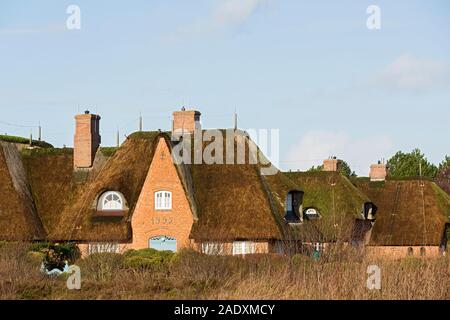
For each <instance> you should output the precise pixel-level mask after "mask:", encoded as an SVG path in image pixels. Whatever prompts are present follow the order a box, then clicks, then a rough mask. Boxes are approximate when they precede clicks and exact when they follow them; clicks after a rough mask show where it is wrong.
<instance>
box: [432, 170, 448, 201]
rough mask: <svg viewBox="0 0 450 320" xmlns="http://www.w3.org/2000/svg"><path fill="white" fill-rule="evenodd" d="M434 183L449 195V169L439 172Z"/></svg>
mask: <svg viewBox="0 0 450 320" xmlns="http://www.w3.org/2000/svg"><path fill="white" fill-rule="evenodd" d="M434 182H436V184H437V185H438V186H439V187H441V189H442V190H444V191H445V192H447V194H448V195H450V167H448V168H445V169H443V170H441V171H440V172H439V173H438V174H437V176H436V178H435V179H434Z"/></svg>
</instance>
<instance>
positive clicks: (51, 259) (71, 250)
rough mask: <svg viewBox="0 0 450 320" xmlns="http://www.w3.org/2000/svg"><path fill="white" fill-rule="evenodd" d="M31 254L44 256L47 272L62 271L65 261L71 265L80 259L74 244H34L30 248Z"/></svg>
mask: <svg viewBox="0 0 450 320" xmlns="http://www.w3.org/2000/svg"><path fill="white" fill-rule="evenodd" d="M30 251H31V252H40V253H42V254H43V255H44V261H43V262H44V266H45V267H46V268H47V270H53V269H59V270H63V269H64V266H65V264H66V261H67V262H68V263H69V264H71V263H73V262H75V261H76V260H77V259H79V258H80V256H81V253H80V249H79V248H78V246H77V244H76V243H73V242H66V243H57V244H53V243H49V242H35V243H33V244H32V245H31V246H30Z"/></svg>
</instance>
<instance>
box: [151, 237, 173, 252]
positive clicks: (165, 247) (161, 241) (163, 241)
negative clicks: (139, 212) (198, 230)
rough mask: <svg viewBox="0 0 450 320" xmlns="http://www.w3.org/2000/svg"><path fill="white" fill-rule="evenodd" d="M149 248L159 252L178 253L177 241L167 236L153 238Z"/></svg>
mask: <svg viewBox="0 0 450 320" xmlns="http://www.w3.org/2000/svg"><path fill="white" fill-rule="evenodd" d="M149 247H150V248H152V249H155V250H158V251H172V252H177V239H174V238H170V237H166V236H161V237H155V238H151V239H150V240H149Z"/></svg>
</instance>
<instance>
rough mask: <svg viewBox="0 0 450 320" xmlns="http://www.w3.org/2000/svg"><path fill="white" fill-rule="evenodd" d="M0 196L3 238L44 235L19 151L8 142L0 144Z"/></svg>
mask: <svg viewBox="0 0 450 320" xmlns="http://www.w3.org/2000/svg"><path fill="white" fill-rule="evenodd" d="M0 199H2V201H0V221H1V223H0V240H40V239H43V238H45V236H46V233H45V230H44V228H43V226H42V223H41V221H40V219H39V216H38V215H37V211H36V208H35V206H34V202H33V198H32V196H31V192H30V187H29V184H28V180H27V177H26V174H25V170H24V168H23V166H22V162H21V161H20V155H19V152H18V150H17V148H16V147H15V145H13V144H11V143H5V142H1V143H0Z"/></svg>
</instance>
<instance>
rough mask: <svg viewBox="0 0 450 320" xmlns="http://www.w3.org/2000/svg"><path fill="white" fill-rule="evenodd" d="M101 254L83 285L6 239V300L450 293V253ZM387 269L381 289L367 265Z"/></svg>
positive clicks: (1, 269) (0, 288) (1, 257)
mask: <svg viewBox="0 0 450 320" xmlns="http://www.w3.org/2000/svg"><path fill="white" fill-rule="evenodd" d="M149 254H150V255H153V253H151V252H144V253H136V252H134V253H131V254H128V255H127V254H125V255H120V254H95V255H92V256H90V257H88V258H86V259H83V260H79V261H77V265H79V266H80V268H81V276H82V289H81V290H79V291H77V290H74V291H73V290H68V289H67V288H66V276H61V277H59V278H48V277H46V276H44V275H42V274H41V273H40V272H39V266H40V262H39V259H38V258H37V257H36V256H32V255H30V253H29V252H28V245H26V244H21V243H15V244H5V243H3V244H1V243H0V299H86V300H87V299H100V300H109V299H244V300H246V299H252V300H253V299H256V300H264V299H276V300H278V299H289V300H296V299H449V298H450V292H449V288H450V283H449V281H450V280H449V279H450V267H449V257H442V258H435V259H416V258H407V259H403V260H396V261H392V260H378V261H367V260H365V259H364V258H363V257H361V256H360V255H358V254H355V253H354V252H350V251H348V252H346V251H338V252H333V253H332V254H329V255H326V256H324V257H323V259H322V260H320V261H315V260H312V259H311V258H309V257H306V256H294V257H293V258H289V257H284V256H273V255H255V256H248V257H246V258H244V259H243V258H238V257H232V256H205V255H201V254H198V253H195V252H193V251H190V250H184V251H181V252H180V253H178V254H176V255H174V256H173V257H172V258H171V259H167V260H166V261H165V262H164V264H165V265H164V267H162V268H161V267H158V268H142V267H138V268H135V267H132V266H129V265H127V264H126V263H124V262H125V260H126V259H127V258H129V257H130V255H131V256H145V257H148V255H149ZM372 264H376V265H378V266H379V267H380V268H381V270H382V289H381V290H374V291H371V290H368V289H367V288H366V281H367V266H368V265H372Z"/></svg>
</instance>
